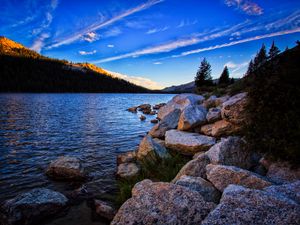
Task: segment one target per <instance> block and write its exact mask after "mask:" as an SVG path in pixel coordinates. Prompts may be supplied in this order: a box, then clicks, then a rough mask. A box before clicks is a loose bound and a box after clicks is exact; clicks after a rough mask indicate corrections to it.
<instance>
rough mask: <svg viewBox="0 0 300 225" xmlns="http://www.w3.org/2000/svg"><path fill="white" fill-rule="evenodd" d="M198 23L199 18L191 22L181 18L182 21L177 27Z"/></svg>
mask: <svg viewBox="0 0 300 225" xmlns="http://www.w3.org/2000/svg"><path fill="white" fill-rule="evenodd" d="M197 23H198V20H194V21H192V22H190V21H189V20H181V21H180V23H179V24H178V25H177V28H182V27H186V26H191V25H195V24H197Z"/></svg>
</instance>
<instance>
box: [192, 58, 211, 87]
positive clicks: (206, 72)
mask: <svg viewBox="0 0 300 225" xmlns="http://www.w3.org/2000/svg"><path fill="white" fill-rule="evenodd" d="M195 85H196V88H197V89H198V90H199V88H200V87H203V86H210V85H212V77H211V66H210V64H209V62H207V60H206V59H205V58H204V59H203V60H202V62H201V64H200V67H199V69H198V71H197V74H196V77H195Z"/></svg>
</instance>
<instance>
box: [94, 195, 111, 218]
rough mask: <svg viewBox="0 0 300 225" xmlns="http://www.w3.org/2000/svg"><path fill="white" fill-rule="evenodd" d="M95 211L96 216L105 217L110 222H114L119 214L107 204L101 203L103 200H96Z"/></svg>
mask: <svg viewBox="0 0 300 225" xmlns="http://www.w3.org/2000/svg"><path fill="white" fill-rule="evenodd" d="M94 204H95V210H96V214H97V215H98V216H100V217H103V218H105V219H108V220H112V219H113V218H114V216H115V214H116V213H117V211H116V209H115V208H114V207H113V206H112V205H111V204H108V203H107V202H104V201H101V200H95V201H94Z"/></svg>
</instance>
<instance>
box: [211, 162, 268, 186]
mask: <svg viewBox="0 0 300 225" xmlns="http://www.w3.org/2000/svg"><path fill="white" fill-rule="evenodd" d="M206 176H207V179H208V180H209V181H210V182H211V183H212V184H213V185H214V186H215V187H216V188H217V189H218V190H219V191H222V192H223V191H224V189H225V188H226V187H227V186H228V185H229V184H237V185H242V186H244V187H248V188H253V189H262V188H265V187H267V186H270V185H272V183H271V182H270V181H268V180H267V179H266V178H264V177H263V176H260V175H258V174H255V173H252V172H250V171H248V170H244V169H241V168H238V167H235V166H224V165H213V164H209V165H207V166H206Z"/></svg>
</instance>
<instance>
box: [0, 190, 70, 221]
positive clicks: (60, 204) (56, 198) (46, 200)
mask: <svg viewBox="0 0 300 225" xmlns="http://www.w3.org/2000/svg"><path fill="white" fill-rule="evenodd" d="M67 203H68V199H67V198H66V197H65V196H64V195H63V194H61V193H59V192H55V191H52V190H49V189H46V188H35V189H32V190H31V191H29V192H26V193H23V194H19V195H17V196H16V197H15V198H13V199H10V200H7V201H5V202H4V203H3V204H2V205H1V206H0V212H1V213H0V222H2V223H1V224H5V225H15V224H39V222H41V221H42V220H43V219H45V217H49V216H53V215H55V214H59V213H61V212H63V211H64V210H65V209H66V208H67Z"/></svg>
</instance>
